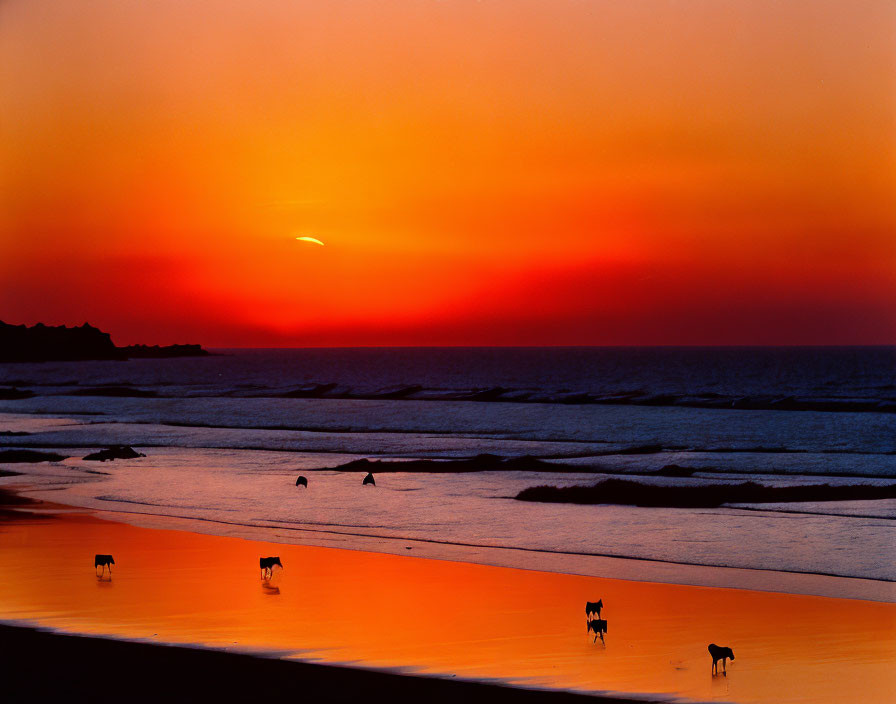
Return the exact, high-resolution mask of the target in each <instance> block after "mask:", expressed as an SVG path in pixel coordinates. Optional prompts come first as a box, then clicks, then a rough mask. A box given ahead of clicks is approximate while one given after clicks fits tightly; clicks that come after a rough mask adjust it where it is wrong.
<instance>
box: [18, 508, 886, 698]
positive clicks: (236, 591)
mask: <svg viewBox="0 0 896 704" xmlns="http://www.w3.org/2000/svg"><path fill="white" fill-rule="evenodd" d="M46 506H47V505H44V506H43V507H41V508H45V507H46ZM54 508H55V509H56V510H54V511H53V512H52V513H49V514H47V515H40V514H30V515H29V514H24V513H23V514H21V515H20V516H18V517H15V518H13V519H11V520H7V521H5V522H4V523H3V524H2V528H0V530H2V539H0V575H2V576H0V619H2V620H3V621H5V622H7V623H16V624H20V625H21V624H25V625H29V626H37V627H42V628H48V629H54V630H59V631H63V632H68V633H79V634H86V635H94V636H106V637H111V638H117V639H126V640H140V641H146V642H150V643H161V644H169V645H177V644H181V645H191V646H204V647H207V648H212V649H219V650H226V651H229V652H231V653H243V654H261V655H268V656H272V657H275V658H281V659H286V660H301V661H303V662H305V663H309V662H310V663H318V664H320V663H326V664H328V665H350V666H352V667H353V668H362V669H365V670H385V671H392V672H399V673H404V674H410V673H414V674H421V675H438V676H439V677H441V678H448V679H461V680H479V681H498V682H500V683H502V684H509V685H515V686H518V687H524V688H525V687H528V688H548V689H556V690H573V691H578V692H587V693H603V694H604V695H606V694H607V693H614V694H619V695H622V696H645V695H647V696H650V697H651V698H660V699H672V698H686V699H690V700H704V701H705V700H719V701H735V702H769V701H776V702H809V701H811V702H828V701H830V702H833V701H837V702H842V701H863V702H866V703H868V704H874V703H876V702H881V703H883V702H888V701H892V697H893V694H894V692H896V672H894V668H893V663H894V662H896V605H894V604H891V603H878V602H870V601H859V600H850V599H830V598H823V597H810V596H802V595H791V594H777V593H769V592H756V591H748V590H738V589H719V588H709V587H693V586H683V585H673V584H655V583H648V582H635V581H625V580H618V579H609V578H607V579H604V578H595V577H580V576H574V575H567V574H557V573H548V572H537V571H529V570H518V569H508V568H501V567H491V566H485V565H473V564H467V563H459V562H449V561H440V560H429V559H422V558H415V557H410V556H396V555H386V554H379V553H370V552H361V551H347V550H339V549H332V548H320V547H309V546H297V545H284V544H275V543H265V542H260V541H252V540H243V539H236V538H227V537H218V536H208V535H199V534H195V533H191V532H186V531H183V530H155V529H147V528H140V527H135V526H131V525H127V524H123V523H119V522H116V521H111V520H106V519H104V518H102V517H100V516H99V515H89V514H86V513H83V512H65V511H64V510H63V509H62V508H61V507H54ZM97 552H102V553H111V554H113V555H114V556H115V559H116V565H115V568H114V569H115V571H114V574H113V576H112V578H111V579H109V578H108V575H107V577H106V578H103V579H101V578H97V577H96V575H95V573H94V570H93V555H94V553H97ZM266 555H279V556H280V558H281V560H282V562H283V566H284V569H283V570H282V571H280V570H277V571H275V573H274V576H273V579H271V580H270V581H265V580H262V579H261V578H260V573H259V570H258V558H259V557H260V556H266ZM598 598H602V599H603V602H604V604H605V609H604V612H603V617H604V618H606V619H607V621H608V624H609V632H608V634H607V636H606V640H605V643H601V642H600V640H598V641H597V643H594V642H592V638H591V637H589V636H588V635H587V634H586V628H585V615H584V610H583V605H584V602H585V601H586V600H596V599H598ZM785 624H786V625H785ZM22 638H25V636H24V635H22V632H21V631H16V630H5V631H4V632H3V639H4V641H5V643H7V644H9V649H13V650H15V649H16V648H15V643H17V642H19V641H21V640H22ZM27 638H29V639H35V638H37V639H38V640H41V639H43V640H46V639H48V638H50V639H51V640H52V639H53V638H54V637H52V636H46V635H41V636H40V637H38V636H35V635H33V634H28V635H27ZM23 642H24V641H23ZM29 642H32V641H29ZM710 642H715V643H718V644H723V645H729V646H731V647H732V648H733V649H734V652H735V654H736V660H734V661H733V662H729V663H728V673H727V676H724V675H719V676H712V674H711V671H710V670H711V662H710V658H709V655H708V653H707V651H706V646H707V644H708V643H710ZM89 643H90V646H89V647H84V648H82V647H81V646H80V645H79V646H77V647H76V646H74V645H72V641H69V640H64V639H63V640H58V639H57V640H52V647H50V646H47V647H49V648H50V649H49V650H47V651H46V652H47V653H48V654H47V656H46V660H47V662H45V666H47V667H50V668H52V669H54V670H55V669H56V664H54V663H58V662H60V660H59V658H61V659H62V660H64V661H65V662H67V663H68V665H67V668H68V670H67V672H69V673H70V674H69V675H67V676H70V677H73V678H75V679H77V677H80V676H81V675H78V674H77V673H78V672H79V671H80V669H79V667H80V666H79V663H80V665H83V666H84V667H86V668H90V667H95V663H96V659H95V657H94V656H93V655H89V653H91V652H93V650H94V649H97V648H99V649H100V650H103V649H105V650H103V652H107V651H108V650H109V649H110V648H111V649H113V650H114V651H115V652H116V653H119V654H120V657H121V659H122V663H124V664H123V665H122V667H123V668H124V669H123V670H121V671H122V672H124V671H127V667H134V666H135V664H134V663H135V661H138V660H142V658H143V656H142V655H137V654H136V653H137V651H136V650H135V649H134V648H135V647H136V646H132V645H127V646H125V645H118V644H115V645H109V644H108V643H106V642H105V641H103V643H104V645H98V644H96V643H94V641H92V640H91V641H89ZM35 647H36V646H35ZM41 648H42V649H43V648H44V646H43V645H41ZM5 649H7V648H5ZM162 651H164V653H162ZM41 652H43V650H42V651H41ZM152 652H153V653H159V654H158V655H153V657H157V658H161V659H163V660H164V659H166V658H167V659H169V660H171V659H173V660H177V661H178V663H180V664H178V667H181V668H184V669H185V670H188V671H189V670H191V669H192V668H194V667H195V668H197V671H198V672H202V671H203V668H205V667H210V668H218V667H220V666H219V665H217V664H215V665H211V664H206V663H207V662H208V663H211V660H204V661H203V663H201V664H188V662H190V663H192V661H193V660H197V658H199V657H200V656H198V655H196V651H194V650H184V651H181V650H176V651H175V650H173V649H154V650H153V651H152ZM174 652H178V653H182V655H177V656H176V655H174V654H173V653H174ZM51 653H52V655H51ZM217 655H218V654H216V656H217ZM97 657H98V656H97ZM103 657H105V655H104V656H103ZM202 657H203V658H209V657H211V656H202ZM72 658H74V659H72ZM91 658H93V659H91ZM212 659H213V658H212ZM248 660H251V662H252V663H254V664H251V665H250V664H246V661H248ZM257 660H258V658H245V659H239V658H235V659H234V660H233V662H237V661H239V662H240V663H242V664H239V665H234V670H233V671H234V672H236V671H237V670H238V671H240V672H241V673H242V674H240V675H239V677H244V678H247V680H244V683H243V685H240V684H238V683H237V684H234V688H233V689H232V690H231V688H230V687H229V686H228V687H227V689H228V690H229V691H239V688H240V687H241V686H245V687H246V688H247V689H246V691H251V690H252V689H253V685H252V684H251V682H252V680H253V678H254V677H256V675H254V674H252V673H253V672H255V671H256V670H258V669H259V668H262V669H264V668H274V667H282V665H283V664H280V663H278V664H276V665H274V664H258V662H256V661H257ZM265 662H266V661H265ZM90 663H93V664H90ZM128 663H130V664H128ZM286 664H289V665H292V664H295V663H286ZM166 667H167V665H166ZM226 671H227V672H228V673H230V672H231V671H232V670H231V667H230V666H229V665H228V666H227V668H226ZM296 672H297V674H296V676H295V677H296V679H297V680H301V678H302V677H305V674H302V675H299V674H298V672H299V671H298V670H297V671H296ZM302 672H303V673H304V672H305V671H302ZM309 672H310V671H309ZM313 672H314V675H313V678H312V679H314V681H315V682H319V683H324V682H325V681H326V680H327V679H333V680H334V681H338V682H340V683H341V685H345V687H347V689H344V690H340V691H342V692H343V693H344V694H345V696H346V697H348V696H350V691H352V690H351V688H350V687H348V685H347V684H345V682H344V681H343V678H342V674H341V673H342V672H343V670H342V669H336V670H332V669H326V668H325V669H319V668H318V669H315V670H313ZM352 672H353V673H355V672H356V671H355V669H353V670H352ZM264 673H265V674H264V675H263V676H264V677H267V676H268V670H267V669H265V670H264ZM280 673H281V670H277V674H275V675H271V676H273V677H282V678H283V679H284V680H289V679H290V674H289V671H288V670H285V669H284V670H282V674H280ZM335 673H340V674H335ZM352 676H353V677H361V675H358V674H353V675H352ZM365 676H369V677H370V678H371V680H370V684H369V686H376V687H383V688H384V691H389V692H393V693H394V695H395V698H396V700H399V701H401V700H404V699H407V700H410V699H413V698H416V697H418V696H421V697H422V696H423V695H420V694H418V693H417V690H416V689H414V688H415V687H417V686H419V687H423V688H424V689H425V688H426V687H431V688H433V691H435V690H439V691H440V692H441V691H442V690H440V689H439V688H440V687H441V686H442V683H444V682H445V679H424V680H423V682H425V683H428V684H413V685H412V684H407V685H404V684H403V685H402V686H401V687H397V688H396V687H395V686H394V684H392V683H394V682H402V683H404V682H405V680H406V679H407V678H404V677H399V678H398V679H397V680H393V679H390V678H388V677H386V676H385V675H382V674H381V673H375V674H371V673H368V675H365ZM234 677H237V675H236V674H234ZM125 680H126V678H125V677H124V676H121V678H120V681H121V683H122V685H123V684H124V681H125ZM59 681H60V682H62V681H64V678H63V679H61V680H59ZM79 681H82V680H79ZM417 681H418V680H416V679H415V680H414V682H417ZM72 682H73V683H75V680H74V679H73V680H72ZM82 682H83V681H82ZM374 683H376V684H374ZM433 683H437V684H433ZM72 686H75V687H76V688H77V687H79V686H81V685H78V684H73V685H72ZM316 686H317V685H316ZM320 686H321V687H323V688H324V689H326V687H325V685H324V684H320ZM367 686H368V684H364V687H367ZM402 687H404V689H402ZM482 691H483V692H484V690H482ZM500 691H501V692H502V694H501V695H500V696H505V695H506V696H511V695H509V694H506V692H511V693H514V694H513V696H516V694H515V693H516V692H517V690H515V689H510V690H506V691H505V690H504V689H501V690H500ZM477 692H480V690H476V691H475V692H474V691H472V690H471V693H470V694H469V696H471V697H475V696H479V695H478V694H477ZM480 693H481V692H480ZM84 694H86V693H84ZM333 696H334V697H335V698H334V699H333V701H338V700H340V699H339V697H340V696H342V695H338V696H337V695H335V694H334V695H333ZM425 696H427V697H430V698H431V697H432V696H435V695H434V694H431V693H430V692H429V691H427V693H426V694H425ZM440 696H441V695H440ZM446 696H448V694H447V690H446ZM451 696H455V695H451ZM463 696H466V695H463ZM500 696H498V695H496V694H494V692H492V690H489V693H488V694H482V697H483V698H487V699H488V700H490V701H504V700H503V699H501V698H500ZM437 700H438V699H437Z"/></svg>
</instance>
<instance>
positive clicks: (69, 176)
mask: <svg viewBox="0 0 896 704" xmlns="http://www.w3.org/2000/svg"><path fill="white" fill-rule="evenodd" d="M894 76H896V4H894V3H893V2H892V0H880V1H878V2H863V1H861V0H860V1H858V2H843V1H842V0H836V1H832V2H827V1H824V0H793V1H791V2H781V1H779V0H775V1H764V0H724V1H720V0H649V1H643V2H642V1H639V0H481V1H480V2H475V1H473V0H469V1H468V0H395V1H392V0H375V1H374V0H370V1H367V0H308V1H305V0H292V1H287V0H282V1H273V0H268V1H262V2H245V1H244V0H232V1H228V0H216V1H214V2H212V1H209V2H200V1H198V0H167V1H164V0H163V1H159V2H145V1H139V2H138V1H136V0H96V1H90V0H85V2H61V1H55V2H49V1H46V0H4V2H3V3H2V4H0V319H2V320H4V321H6V322H10V323H29V324H31V323H35V322H37V321H43V322H46V323H52V324H63V323H65V324H69V325H71V324H80V323H82V322H84V321H85V320H88V321H90V322H91V323H93V324H95V325H98V326H100V327H101V328H103V329H104V330H106V331H108V332H111V333H112V335H113V338H114V339H115V341H116V342H117V343H119V344H128V343H134V342H146V343H172V342H201V343H203V344H205V345H207V346H211V347H225V346H258V347H272V346H305V345H308V346H318V345H327V346H329V345H334V346H337V345H483V344H496V345H573V344H595V345H603V344H876V343H896V78H894ZM299 236H309V237H314V238H317V239H320V240H321V241H323V242H324V243H325V246H324V247H321V246H319V245H316V244H314V243H309V242H302V241H298V240H296V239H295V238H296V237H299Z"/></svg>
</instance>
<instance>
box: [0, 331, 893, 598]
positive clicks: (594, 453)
mask: <svg viewBox="0 0 896 704" xmlns="http://www.w3.org/2000/svg"><path fill="white" fill-rule="evenodd" d="M214 353H215V354H214V356H210V357H204V358H181V359H168V360H149V359H146V360H132V361H128V362H67V363H43V364H6V365H0V386H2V387H7V388H8V387H13V386H14V387H16V388H18V389H20V390H26V391H30V392H31V393H33V395H32V396H30V397H29V398H20V399H13V400H3V401H0V413H2V414H3V415H2V416H0V445H2V449H7V448H31V449H54V450H55V451H58V452H60V453H61V454H64V455H65V454H70V455H71V457H69V459H66V460H63V461H61V462H52V463H38V464H27V465H26V464H14V465H13V464H10V465H5V467H6V468H7V469H11V470H14V471H16V472H24V473H25V474H26V475H27V477H26V478H25V479H27V481H28V482H29V486H30V489H29V491H28V492H27V493H29V494H30V495H33V496H36V497H39V498H44V499H50V500H56V501H59V502H61V503H67V504H72V505H76V506H84V507H90V508H95V509H101V510H104V511H116V512H120V513H121V515H122V516H125V517H126V519H127V520H134V521H136V522H143V523H148V524H152V525H165V524H166V521H168V522H170V521H172V520H173V519H180V520H188V521H189V522H190V525H191V526H192V529H194V530H198V531H201V532H208V533H216V534H221V535H237V536H244V537H261V538H263V539H267V540H271V541H274V542H291V543H304V544H313V545H325V546H332V547H342V548H349V549H365V550H380V551H384V552H396V553H404V552H405V551H408V550H410V551H412V552H411V553H408V554H414V555H424V556H427V557H437V558H444V559H455V560H466V561H470V562H481V563H486V564H504V565H511V566H516V567H527V568H531V569H544V570H550V571H560V572H570V573H576V574H592V575H595V574H597V575H605V576H622V577H626V578H636V579H637V578H641V579H650V580H658V581H685V582H690V583H707V584H708V583H713V584H723V585H727V586H739V585H741V584H743V583H744V576H743V573H742V572H739V571H737V570H734V571H730V572H727V573H726V572H724V571H723V572H721V573H720V572H719V571H718V570H716V571H715V572H713V573H712V574H713V575H715V576H713V577H708V576H707V575H708V574H709V571H707V570H705V569H704V572H705V574H704V573H701V572H700V569H701V568H722V567H724V568H741V569H746V570H752V571H754V572H753V573H751V574H752V577H751V578H750V580H751V581H750V585H751V586H752V587H754V588H764V589H771V590H776V589H777V590H781V591H788V590H795V591H800V590H804V591H809V592H818V591H819V589H820V592H823V593H825V594H831V595H847V594H848V595H852V596H862V595H863V594H864V592H863V587H862V585H863V584H865V585H869V589H870V590H871V591H870V592H869V593H871V592H873V594H874V595H876V596H875V597H874V598H880V595H881V594H884V595H885V598H886V595H890V597H893V596H894V590H893V589H891V588H890V586H889V585H891V583H893V582H894V581H896V560H894V557H896V540H894V533H893V530H894V527H896V500H893V499H882V500H858V501H857V500H848V501H847V500H844V501H824V502H816V501H809V502H791V503H774V504H768V503H763V504H726V505H723V506H719V507H716V508H647V507H637V506H623V505H603V504H601V505H576V504H552V503H537V502H523V501H519V500H516V499H515V498H514V497H515V496H516V494H517V493H518V492H519V491H521V490H522V489H525V488H527V487H531V486H538V485H544V484H549V485H555V486H573V485H580V484H586V485H587V484H594V483H595V482H597V481H599V480H601V479H606V478H609V477H620V476H624V475H628V476H627V478H628V479H631V480H632V481H637V482H641V483H644V484H660V485H669V486H695V485H704V484H726V483H740V482H744V481H753V482H757V483H760V484H763V485H767V486H792V485H805V484H825V483H827V484H831V485H835V486H836V485H855V484H872V485H877V486H888V485H892V484H894V483H896V348H892V347H873V348H519V349H516V348H471V349H464V348H445V349H441V348H399V349H382V348H377V349H367V348H365V349H303V350H279V349H278V350H214ZM111 444H127V445H131V446H133V447H135V448H137V449H138V450H139V451H140V452H142V453H144V454H145V455H146V457H144V458H139V459H134V460H117V461H114V462H105V463H96V462H88V461H84V460H83V459H81V458H82V457H83V456H84V455H86V454H87V453H88V452H90V451H92V448H98V447H104V446H108V445H111ZM482 453H489V454H494V455H499V456H502V457H508V458H511V457H522V456H532V457H537V458H541V459H544V460H546V461H549V462H550V463H552V464H554V465H556V471H552V472H542V471H515V470H512V471H486V472H469V473H454V472H440V473H428V472H390V473H381V474H377V477H376V479H377V485H376V487H364V486H362V485H361V478H362V477H363V473H361V472H341V471H335V470H334V469H333V468H335V467H337V466H339V465H341V464H344V463H346V462H349V461H352V460H356V459H361V458H369V459H375V460H383V459H395V460H403V459H416V458H428V459H435V460H442V459H451V458H467V457H473V456H476V455H478V454H482ZM670 465H674V466H676V467H678V468H683V470H684V471H683V472H681V473H683V474H688V475H689V476H661V475H657V474H650V473H651V472H654V473H655V472H656V471H657V470H661V469H662V468H664V467H669V466H670ZM299 473H301V474H304V475H305V476H307V477H308V480H309V486H308V489H307V490H306V489H302V488H298V487H296V486H295V479H296V477H297V475H298V474H299ZM22 481H23V477H16V476H13V477H6V478H4V479H0V482H2V483H4V484H15V483H18V484H21V482H22ZM688 570H691V571H692V573H691V572H688ZM695 570H696V571H695ZM719 574H727V575H728V576H726V577H719V576H718V575H719ZM793 575H806V576H807V577H812V578H814V579H815V580H816V581H815V582H813V585H815V586H809V587H801V586H799V585H796V586H794V585H795V584H796V583H795V582H793V581H792V578H793ZM839 578H848V579H839ZM818 579H827V580H828V581H827V582H826V586H825V587H824V588H820V587H818V586H817V584H818V581H817V580H818ZM820 592H819V593H820Z"/></svg>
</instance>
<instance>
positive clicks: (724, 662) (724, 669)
mask: <svg viewBox="0 0 896 704" xmlns="http://www.w3.org/2000/svg"><path fill="white" fill-rule="evenodd" d="M722 672H724V673H725V674H726V675H727V674H728V658H722Z"/></svg>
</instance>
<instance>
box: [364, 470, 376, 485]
mask: <svg viewBox="0 0 896 704" xmlns="http://www.w3.org/2000/svg"><path fill="white" fill-rule="evenodd" d="M361 484H362V485H364V486H367V485H368V484H370V485H371V486H376V480H375V479H374V478H373V472H368V473H367V476H366V477H364V481H363V482H361Z"/></svg>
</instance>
